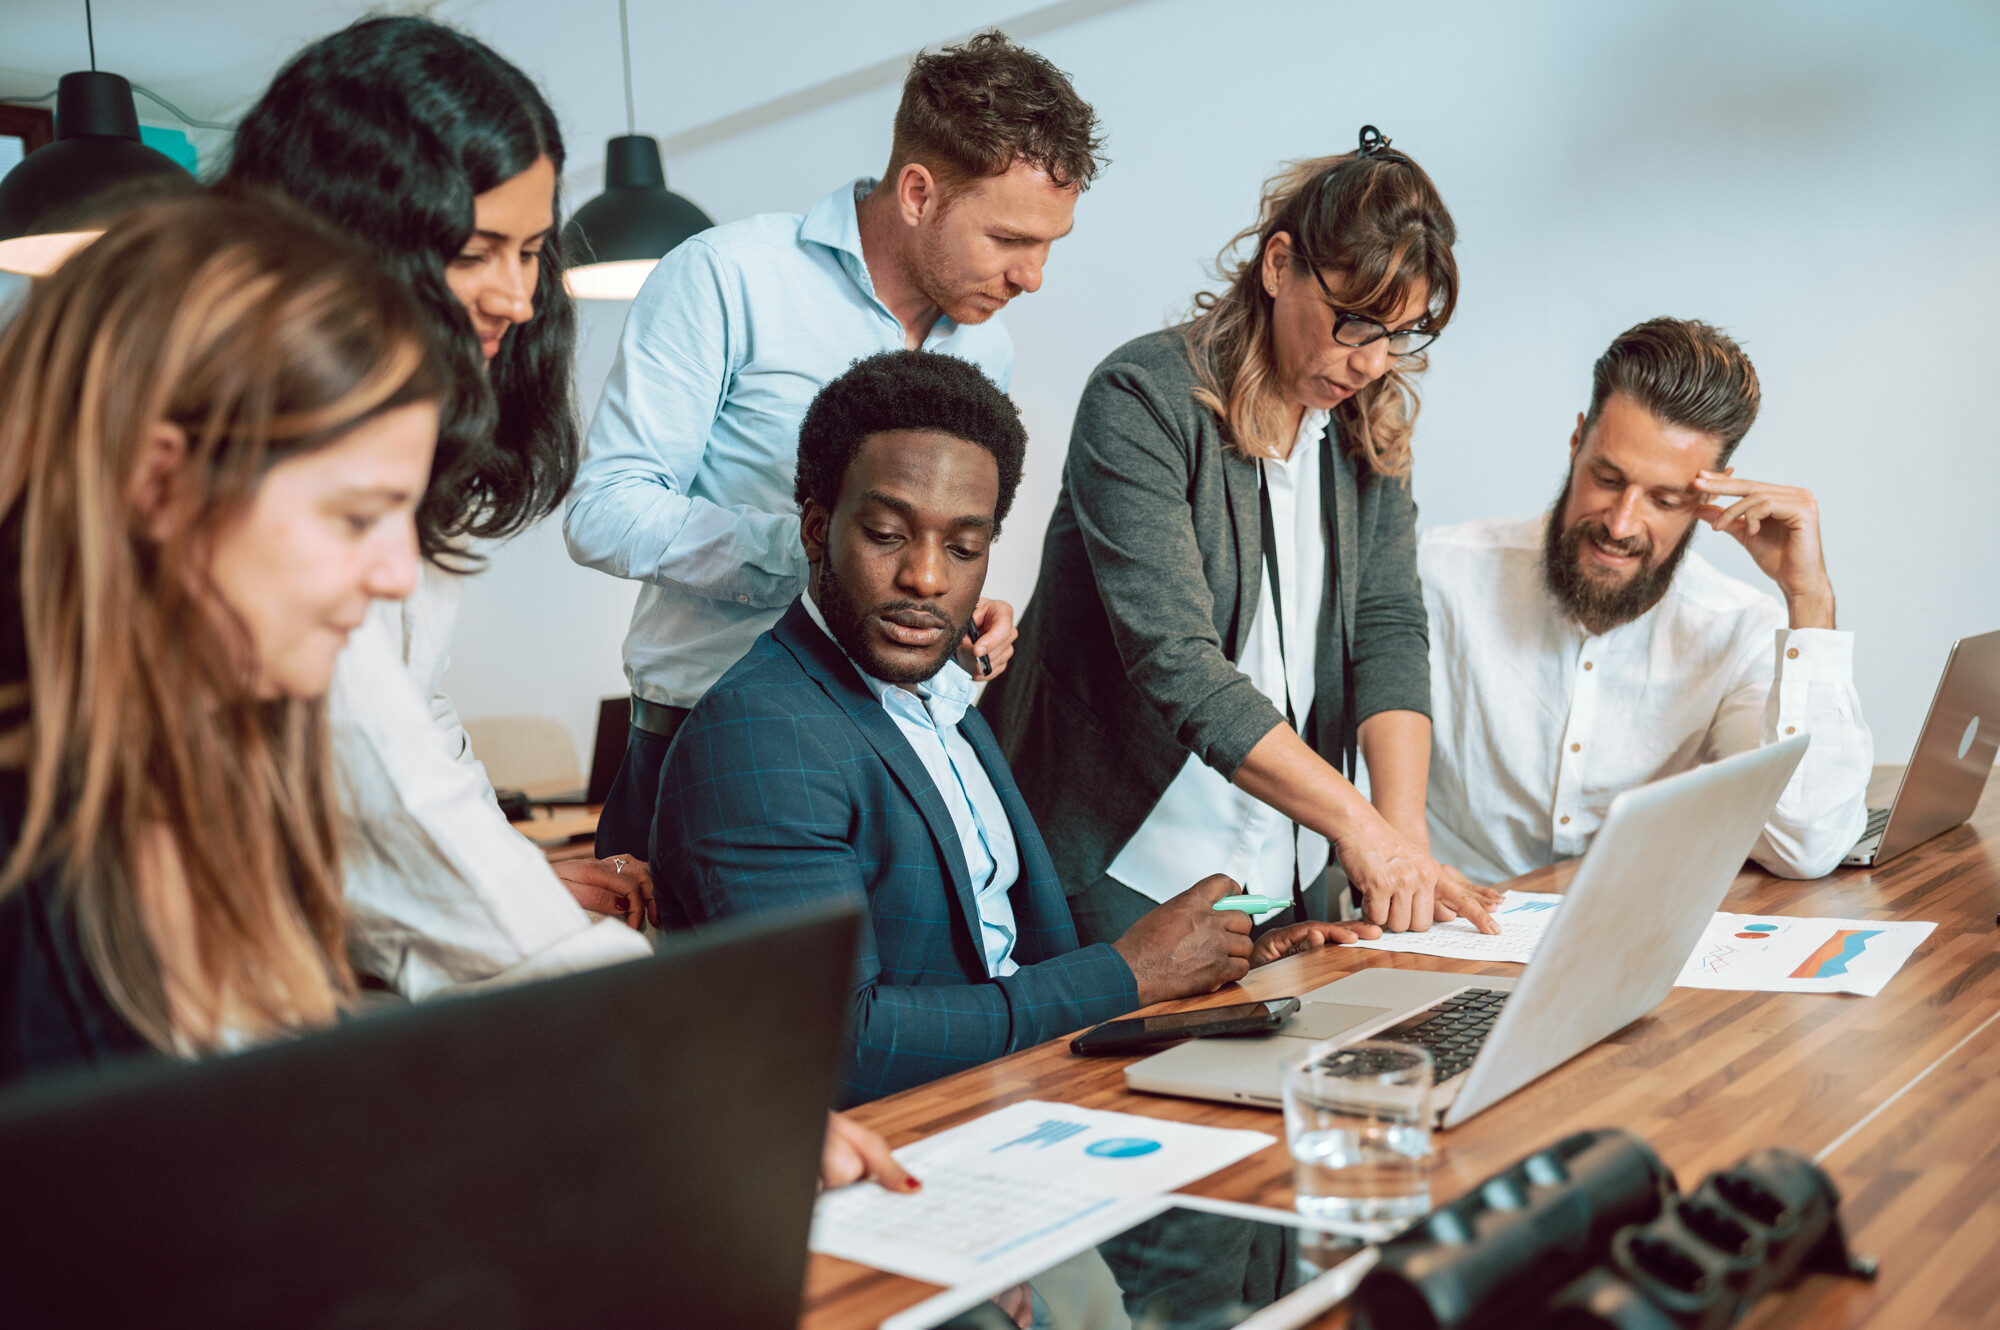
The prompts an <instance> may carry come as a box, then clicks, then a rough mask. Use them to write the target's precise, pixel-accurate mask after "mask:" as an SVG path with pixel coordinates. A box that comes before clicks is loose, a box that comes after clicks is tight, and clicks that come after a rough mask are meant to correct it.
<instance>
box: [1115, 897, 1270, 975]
mask: <svg viewBox="0 0 2000 1330" xmlns="http://www.w3.org/2000/svg"><path fill="white" fill-rule="evenodd" d="M1237 889H1238V888H1237V884H1236V883H1234V882H1232V881H1230V880H1229V879H1228V878H1226V877H1224V876H1223V875H1222V874H1220V873H1215V874H1212V875H1210V876H1208V877H1205V878H1203V879H1202V880H1201V881H1199V882H1197V883H1195V884H1194V885H1193V886H1191V887H1189V888H1188V889H1187V890H1186V891H1183V892H1182V893H1181V894H1180V895H1178V896H1175V897H1174V898H1173V899H1172V900H1169V901H1166V902H1165V903H1163V904H1160V905H1156V906H1154V907H1153V908H1152V909H1151V910H1148V911H1147V912H1146V913H1145V914H1143V915H1141V916H1140V917H1139V921H1138V922H1137V923H1135V924H1133V925H1132V926H1131V927H1130V928H1128V929H1126V930H1125V936H1123V937H1121V938H1119V939H1118V940H1117V941H1116V942H1114V943H1112V944H1111V945H1112V947H1113V948H1115V949H1116V950H1117V952H1118V954H1119V955H1120V956H1123V957H1124V958H1125V963H1126V964H1127V965H1129V966H1131V967H1132V978H1133V979H1134V980H1136V981H1137V983H1138V985H1139V1002H1140V1004H1141V1005H1142V1006H1143V1005H1147V1004H1150V1003H1154V1002H1164V1001H1166V1000H1167V999H1168V998H1177V997H1189V996H1191V995H1193V994H1196V993H1212V992H1214V991H1215V990H1216V989H1218V988H1220V987H1222V986H1223V985H1224V984H1233V983H1235V982H1236V981H1237V980H1238V979H1241V978H1242V977H1243V976H1244V975H1246V974H1248V973H1249V972H1250V916H1249V915H1246V914H1239V913H1237V912H1235V911H1233V910H1217V909H1215V908H1214V906H1215V903H1216V902H1217V901H1219V900H1221V899H1222V898H1223V897H1224V896H1230V895H1234V894H1235V893H1236V891H1237Z"/></svg>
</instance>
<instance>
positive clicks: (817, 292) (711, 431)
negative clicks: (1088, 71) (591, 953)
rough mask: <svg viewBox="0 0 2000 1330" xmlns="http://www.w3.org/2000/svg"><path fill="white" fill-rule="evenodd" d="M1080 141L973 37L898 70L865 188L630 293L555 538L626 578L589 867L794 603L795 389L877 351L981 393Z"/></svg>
mask: <svg viewBox="0 0 2000 1330" xmlns="http://www.w3.org/2000/svg"><path fill="white" fill-rule="evenodd" d="M1100 147H1101V139H1100V138H1099V137H1098V133H1097V120H1096V116H1095V114H1094V113H1093V112H1092V110H1091V108H1090V107H1089V105H1088V104H1086V103H1085V102H1084V101H1083V100H1082V99H1081V98H1079V97H1078V96H1077V95H1076V92H1075V90H1074V89H1073V88H1071V87H1070V84H1069V80H1068V79H1067V78H1066V77H1065V76H1064V75H1063V74H1062V72H1061V71H1060V70H1058V69H1056V68H1055V67H1054V66H1053V65H1051V64H1050V63H1049V62H1048V61H1047V60H1045V59H1043V58H1042V57H1041V56H1039V55H1036V54H1035V53H1034V52H1032V51H1027V50H1024V49H1022V48H1020V47H1018V46H1015V45H1014V44H1013V43H1012V42H1010V41H1008V40H1007V38H1006V37H1004V36H1002V35H1001V34H999V33H997V32H989V33H982V34H981V35H980V36H978V37H975V38H973V39H972V40H971V41H969V42H967V43H965V44H964V45H963V46H959V47H952V48H947V49H945V50H943V51H940V52H938V53H936V54H926V55H922V56H919V57H918V58H917V59H916V61H914V62H913V63H912V65H911V67H910V74H909V77H908V79H907V80H906V81H905V83H904V85H903V100H902V104H901V106H900V107H898V109H897V112H896V121H895V138H894V143H893V146H892V149H891V154H890V162H889V168H888V170H887V172H886V173H885V174H884V176H883V178H882V180H880V181H879V182H878V181H872V180H867V179H862V180H856V181H853V182H850V183H848V184H844V185H842V186H841V187H840V188H839V189H837V190H835V191H834V192H833V193H831V194H829V195H828V196H827V197H826V198H824V199H821V200H820V201H819V203H817V204H815V205H814V207H813V209H812V211H811V212H809V213H807V214H806V215H805V216H804V217H803V218H800V217H797V216H794V215H790V214H771V215H767V216H762V217H752V218H748V219H746V220H744V221H741V222H734V223H731V224H729V225H726V226H719V227H716V228H715V229H713V230H710V231H706V232H703V233H702V234H701V235H699V236H696V237H694V238H693V239H691V240H689V241H687V242H685V243H684V244H682V245H681V246H680V247H678V248H677V249H675V250H674V251H673V252H672V253H671V254H669V255H668V256H667V257H666V258H665V259H663V260H662V261H661V263H660V266H659V267H658V268H657V269H655V270H654V272H653V275H652V276H651V277H650V278H648V279H647V282H646V285H645V287H644V289H642V290H641V291H640V293H639V296H638V298H637V300H635V301H634V302H633V305H632V310H631V313H630V314H629V315H628V316H627V318H626V322H625V331H624V334H623V336H622V338H621V340H620V343H619V349H618V356H617V359H616V361H615V362H614V363H613V365H612V369H611V374H610V377H609V379H608V380H607V381H606V383H605V388H604V396H603V399H602V401H601V402H600V403H599V405H598V410H597V417H596V420H595V421H594V422H593V424H592V426H591V431H590V440H589V446H588V452H587V455H586V457H585V459H584V462H583V466H582V469H581V470H580V471H579V473H578V475H577V482H576V486H575V489H574V490H573V491H572V494H571V498H570V503H569V511H568V513H567V515H566V517H565V519H564V524H563V529H564V534H565V535H566V536H567V538H568V541H569V548H570V554H571V556H572V557H573V558H575V559H576V561H577V562H579V563H581V564H584V565H586V566H588V567H592V568H597V569H600V570H602V571H604V572H608V573H611V574H613V575H614V576H618V577H630V578H635V579H638V580H641V581H643V582H644V583H645V584H646V585H645V586H643V587H642V588H641V590H640V593H639V598H638V603H637V604H636V605H635V607H634V609H633V612H632V626H631V629H630V631H629V632H628V633H627V635H626V638H625V673H626V677H627V679H628V680H629V681H630V682H631V685H632V730H631V733H630V737H629V739H628V741H627V747H626V751H625V758H624V761H623V763H622V764H621V765H620V767H619V771H618V776H617V779H616V780H615V781H614V782H613V785H612V790H611V794H610V797H609V799H608V800H607V802H606V805H605V808H604V814H603V816H602V818H601V819H600V821H599V823H598V832H597V852H598V853H599V854H600V855H616V854H626V855H634V856H637V855H643V854H644V853H645V852H646V844H647V838H648V834H649V831H650V829H651V825H652V817H653V811H654V807H655V803H656V793H657V790H658V786H659V769H660V763H661V762H662V760H663V759H664V758H665V757H666V753H667V748H668V747H669V745H670V744H671V743H672V741H673V736H674V734H675V733H676V732H677V731H678V730H679V728H680V725H681V722H682V721H684V720H685V719H686V717H687V710H688V708H690V707H692V706H693V705H694V704H695V703H696V702H697V701H699V700H700V698H701V696H702V695H703V694H704V693H706V692H707V691H708V689H709V688H710V687H711V686H712V685H713V684H714V683H715V681H716V680H717V679H718V678H720V677H721V676H722V673H723V672H724V671H725V670H727V669H728V668H729V667H730V666H731V665H733V664H735V663H736V661H737V660H738V659H739V658H740V657H741V656H742V655H743V653H744V652H745V651H747V650H748V649H749V647H750V644H751V643H752V642H754V641H756V639H757V637H758V635H759V634H761V633H762V632H764V630H765V629H767V628H769V627H770V626H771V625H772V624H773V623H775V622H776V621H777V619H778V616H779V615H780V613H782V611H783V610H784V608H785V606H787V605H788V604H790V603H791V601H792V600H793V599H794V598H795V597H796V596H797V595H798V594H799V592H800V591H801V590H802V589H803V588H804V586H805V579H806V571H807V569H806V562H805V557H804V554H803V552H802V550H801V548H800V545H799V516H798V506H797V504H796V502H795V501H794V500H793V497H792V481H793V472H794V467H795V464H796V459H797V448H798V429H799V422H800V420H801V419H802V418H803V417H804V415H805V410H806V406H807V405H808V404H809V403H810V402H811V401H812V399H813V396H814V394H816V393H817V392H818V391H819V389H820V388H821V387H822V386H824V385H825V384H826V383H828V382H830V381H831V380H832V379H834V378H835V377H837V376H838V375H839V374H840V373H841V372H842V371H844V370H845V369H846V368H847V367H848V366H849V365H850V364H852V363H853V362H854V361H855V360H857V359H860V358H861V357H864V356H867V355H871V354H874V353H875V352H878V351H884V350H897V349H906V350H918V349H921V350H926V351H938V352H943V353H946V354H949V355H953V356H957V357H959V358H960V359H963V360H967V361H970V362H971V363H973V364H975V365H977V366H979V368H980V369H981V370H983V371H985V373H986V374H987V375H988V376H989V377H990V378H991V379H992V380H993V381H994V382H996V383H998V384H999V385H1001V386H1002V387H1003V388H1004V387H1005V386H1006V384H1007V383H1008V381H1009V379H1010V377H1011V375H1012V371H1013V361H1014V350H1013V343H1012V341H1011V340H1010V339H1009V337H1008V336H1007V331H1006V329H1005V328H1003V327H1001V326H1000V324H999V323H998V322H996V321H993V315H994V314H995V313H996V312H998V311H999V309H1000V308H1001V307H1002V306H1004V305H1005V304H1006V303H1007V302H1008V301H1009V300H1012V299H1013V298H1014V297H1015V296H1017V295H1020V294H1021V293H1023V292H1032V291H1034V290H1036V289H1037V288H1039V287H1040V286H1041V281H1042V265H1043V264H1044V263H1045V262H1046V260H1047V258H1048V252H1049V247H1050V246H1051V245H1052V244H1053V243H1054V242H1055V241H1056V240H1058V239H1060V238H1061V237H1063V236H1064V235H1067V234H1068V233H1069V230H1070V227H1071V224H1072V218H1073V215H1074V212H1075V208H1076V200H1077V197H1078V196H1079V195H1080V194H1081V193H1082V192H1083V190H1084V188H1085V187H1086V186H1087V185H1088V184H1089V183H1090V181H1091V179H1092V178H1093V176H1094V175H1095V174H1096V172H1097V171H1098V170H1099V169H1100V167H1101V166H1102V157H1101V155H1100V151H1099V150H1100ZM974 622H975V627H976V629H977V631H978V638H977V641H976V642H973V643H971V644H970V645H968V646H967V647H966V648H965V649H964V650H962V651H961V653H960V659H961V660H962V661H963V662H964V663H965V665H966V667H967V668H968V669H970V670H973V671H976V672H978V673H979V674H981V675H984V676H985V677H991V675H992V674H994V673H997V672H998V671H999V670H1000V669H1001V668H1004V666H1005V663H1006V659H1007V656H1008V655H1009V654H1011V652H1012V649H1013V639H1014V626H1013V610H1012V608H1011V607H1010V606H1008V605H1006V604H1005V603H1004V602H998V601H991V602H981V604H980V607H979V612H978V614H977V615H976V616H975V620H974ZM982 658H984V660H983V663H982Z"/></svg>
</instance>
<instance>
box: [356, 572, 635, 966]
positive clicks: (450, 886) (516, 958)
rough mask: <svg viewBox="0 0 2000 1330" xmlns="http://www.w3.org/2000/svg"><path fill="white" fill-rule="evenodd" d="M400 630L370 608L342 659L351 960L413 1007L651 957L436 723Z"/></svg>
mask: <svg viewBox="0 0 2000 1330" xmlns="http://www.w3.org/2000/svg"><path fill="white" fill-rule="evenodd" d="M380 608H382V609H386V610H389V611H396V610H397V607H396V606H394V605H385V606H383V607H380ZM394 634H395V627H394V620H393V619H392V618H391V617H390V616H389V615H385V614H383V613H379V612H378V613H375V614H371V615H370V616H369V618H368V621H367V623H366V624H364V625H363V626H362V628H361V629H359V630H358V631H357V632H356V633H355V634H354V636H353V637H352V638H351V639H350V640H349V642H348V645H347V648H346V650H345V651H343V652H342V653H341V657H340V662H339V665H338V666H337V667H336V669H335V671H334V680H333V690H332V693H331V696H330V699H329V701H330V712H331V720H332V726H333V746H334V757H335V763H336V767H337V770H338V776H337V779H338V785H339V790H340V797H341V803H342V806H343V809H344V811H345V813H346V835H345V838H344V840H343V843H342V846H341V854H342V869H343V874H344V877H345V892H346V901H347V911H348V947H349V951H350V954H351V955H352V957H353V959H354V963H355V965H356V966H357V967H358V968H360V969H362V970H364V971H365V972H367V973H370V974H373V975H376V976H377V977H379V978H381V979H382V980H384V981H385V982H387V983H388V984H389V985H390V986H391V987H393V988H394V989H395V990H396V991H397V992H399V993H401V994H403V995H404V996H405V997H408V998H411V999H413V1000H414V999H422V998H428V997H432V996H435V995H438V994H440V993H444V992H447V991H451V990H454V989H463V988H467V987H470V986H472V985H481V984H509V983H518V982H522V981H525V980H529V979H539V978H545V977H548V976H551V975H558V974H568V973H572V972H575V971H579V970H587V969H593V968H595V967H597V966H601V965H609V964H613V963H615V962H618V961H625V960H633V959H637V958H640V957H644V956H647V955H650V954H651V947H650V946H649V944H648V943H647V942H646V940H645V938H644V937H642V936H641V935H640V934H638V933H636V932H634V931H633V930H632V929H631V928H629V927H627V926H626V924H625V923H624V922H623V921H622V920H618V919H609V918H607V919H601V920H598V921H596V922H592V919H591V916H589V915H588V914H586V913H585V912H584V911H583V909H582V907H580V906H579V905H577V903H576V902H575V901H574V900H573V899H572V898H571V897H570V895H569V892H568V891H567V890H566V889H565V888H564V887H563V885H562V883H561V882H560V881H558V880H557V878H556V876H555V873H554V871H553V870H552V869H551V868H550V867H549V864H548V860H547V859H546V858H545V857H544V856H543V854H542V852H541V851H540V850H539V849H537V848H536V847H535V845H534V844H533V843H532V842H530V841H529V840H528V839H527V838H526V837H525V836H523V835H521V834H520V833H519V832H518V831H516V830H514V828H513V827H511V826H510V825H508V823H507V820H506V818H505V817H503V816H502V815H501V813H500V809H499V806H498V805H497V804H496V803H495V802H494V799H493V790H492V786H491V785H489V784H488V782H487V780H486V774H485V769H484V768H483V767H482V766H481V765H480V764H479V763H478V762H477V761H474V760H471V755H470V751H469V745H467V744H465V742H464V733H463V731H462V730H460V731H458V732H457V733H455V734H454V733H449V732H447V731H446V730H445V729H443V728H441V727H440V726H439V724H438V722H437V720H436V719H434V718H433V714H432V710H431V708H430V706H429V705H427V704H426V699H425V697H424V696H423V695H422V694H421V693H420V692H419V691H418V689H417V687H416V685H415V683H414V682H413V681H412V680H411V678H410V675H409V673H408V672H407V670H406V668H405V665H404V661H403V658H402V653H401V652H400V651H399V650H398V644H397V642H396V641H395V636H394Z"/></svg>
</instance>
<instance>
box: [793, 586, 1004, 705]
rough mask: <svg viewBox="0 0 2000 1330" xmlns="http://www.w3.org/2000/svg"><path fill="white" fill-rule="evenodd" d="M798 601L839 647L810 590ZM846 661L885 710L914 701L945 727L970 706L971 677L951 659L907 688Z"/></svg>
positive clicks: (852, 658) (845, 652)
mask: <svg viewBox="0 0 2000 1330" xmlns="http://www.w3.org/2000/svg"><path fill="white" fill-rule="evenodd" d="M799 603H800V604H802V605H804V606H805V610H806V614H807V616H808V617H810V618H811V619H812V621H813V622H814V623H816V624H818V625H819V630H820V631H821V632H822V633H825V634H826V636H827V640H828V641H830V642H832V643H833V644H834V645H835V646H837V647H838V646H840V639H839V638H837V637H835V636H834V635H833V630H832V629H831V628H828V627H827V626H826V618H825V616H823V615H822V614H821V613H820V612H819V606H818V605H816V604H814V603H813V598H812V593H811V592H809V591H808V592H805V593H803V594H802V595H800V596H799ZM840 654H841V655H843V656H847V648H845V647H841V651H840ZM847 663H848V664H849V665H853V666H854V672H855V673H856V674H858V675H860V676H861V682H862V683H864V684H866V685H867V686H868V691H869V692H871V693H873V694H874V695H875V700H876V701H877V702H880V703H881V704H882V706H883V708H884V709H885V710H896V709H898V707H899V704H902V705H907V704H909V703H910V702H912V701H915V702H917V703H919V704H920V705H921V706H922V707H923V709H924V710H925V711H927V712H929V713H930V718H931V721H932V722H933V723H934V724H935V725H936V726H937V727H938V728H939V729H947V728H950V727H952V726H955V725H957V724H958V722H959V721H961V720H963V719H964V718H965V713H966V712H967V711H968V710H970V709H971V707H972V691H973V683H972V676H971V675H969V674H967V673H966V672H965V670H964V669H963V668H961V667H960V665H959V663H958V662H957V661H955V660H947V661H946V662H945V663H944V668H943V669H941V670H939V671H938V672H937V673H936V674H933V675H932V676H931V677H930V678H928V679H926V680H924V681H923V682H922V683H920V684H912V685H910V686H909V687H908V688H905V687H904V686H902V685H900V684H893V683H884V682H883V681H882V680H880V679H878V678H876V677H875V676H874V675H872V674H870V673H869V672H868V671H866V670H864V669H862V668H861V666H860V665H859V664H857V663H856V662H855V660H854V657H852V656H847ZM912 692H914V693H915V694H916V697H915V698H914V699H913V698H912V697H911V693H912Z"/></svg>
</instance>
